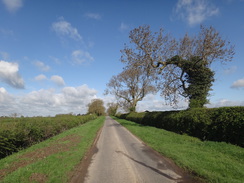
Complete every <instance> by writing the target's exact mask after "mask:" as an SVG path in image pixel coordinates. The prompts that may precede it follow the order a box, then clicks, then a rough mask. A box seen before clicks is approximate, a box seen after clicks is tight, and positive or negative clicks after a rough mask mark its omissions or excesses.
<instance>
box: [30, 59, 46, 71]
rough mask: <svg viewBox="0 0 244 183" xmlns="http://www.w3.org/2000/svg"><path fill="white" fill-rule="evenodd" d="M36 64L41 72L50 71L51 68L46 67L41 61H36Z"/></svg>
mask: <svg viewBox="0 0 244 183" xmlns="http://www.w3.org/2000/svg"><path fill="white" fill-rule="evenodd" d="M34 64H35V65H36V66H37V67H38V68H39V69H40V70H41V71H49V70H50V67H49V66H48V65H45V64H44V63H43V62H41V61H38V60H37V61H35V62H34Z"/></svg>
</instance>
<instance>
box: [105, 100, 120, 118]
mask: <svg viewBox="0 0 244 183" xmlns="http://www.w3.org/2000/svg"><path fill="white" fill-rule="evenodd" d="M118 108H119V104H117V103H108V109H107V114H108V115H109V116H115V115H116V113H117V110H118Z"/></svg>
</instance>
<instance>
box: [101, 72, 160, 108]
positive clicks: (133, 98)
mask: <svg viewBox="0 0 244 183" xmlns="http://www.w3.org/2000/svg"><path fill="white" fill-rule="evenodd" d="M145 73H146V72H144V68H142V67H134V68H127V69H124V71H123V72H121V73H120V74H118V75H117V76H113V77H112V78H111V79H110V81H109V83H108V84H107V89H106V91H105V94H111V95H114V96H115V97H116V99H117V102H118V104H119V105H120V106H122V107H123V108H124V109H125V110H127V111H135V110H136V105H137V103H138V102H139V101H141V100H142V99H143V98H144V97H145V96H146V95H147V94H148V93H152V92H155V91H156V88H155V87H154V86H153V85H152V84H151V77H150V76H149V75H147V74H145Z"/></svg>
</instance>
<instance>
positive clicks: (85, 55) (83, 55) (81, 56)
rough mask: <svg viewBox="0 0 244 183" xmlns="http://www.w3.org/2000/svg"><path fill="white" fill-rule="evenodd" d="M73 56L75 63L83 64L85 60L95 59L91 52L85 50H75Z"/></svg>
mask: <svg viewBox="0 0 244 183" xmlns="http://www.w3.org/2000/svg"><path fill="white" fill-rule="evenodd" d="M71 57H72V60H73V63H75V64H82V63H85V62H90V61H94V58H93V57H92V56H91V54H90V53H89V52H87V51H83V50H74V51H73V52H72V54H71Z"/></svg>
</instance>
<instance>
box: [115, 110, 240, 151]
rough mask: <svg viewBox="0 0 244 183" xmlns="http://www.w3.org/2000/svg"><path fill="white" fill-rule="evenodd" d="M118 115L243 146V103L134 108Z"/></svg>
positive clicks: (150, 124)
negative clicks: (156, 109) (162, 109)
mask: <svg viewBox="0 0 244 183" xmlns="http://www.w3.org/2000/svg"><path fill="white" fill-rule="evenodd" d="M117 117H119V118H123V119H126V120H130V121H134V122H136V123H139V124H142V125H148V126H154V127H157V128H163V129H165V130H169V131H173V132H176V133H179V134H188V135H190V136H194V137H198V138H200V139H202V140H211V141H224V142H227V143H232V144H235V145H238V146H241V147H244V107H221V108H212V109H208V108H199V109H188V110H183V111H165V112H143V113H135V112H134V113H128V114H123V115H119V116H117Z"/></svg>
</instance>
